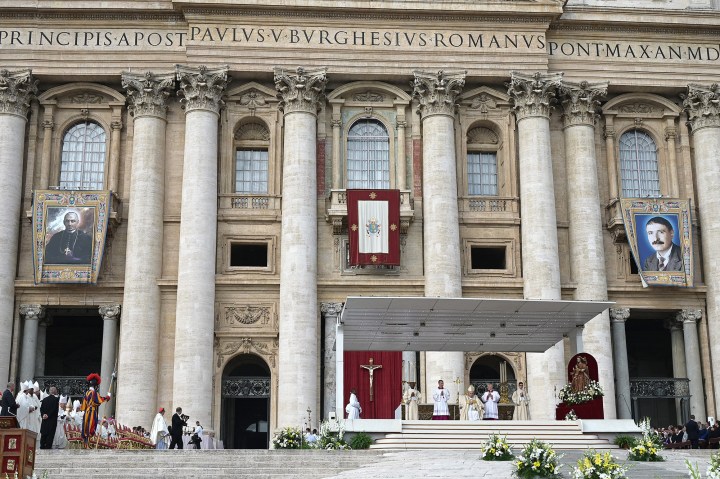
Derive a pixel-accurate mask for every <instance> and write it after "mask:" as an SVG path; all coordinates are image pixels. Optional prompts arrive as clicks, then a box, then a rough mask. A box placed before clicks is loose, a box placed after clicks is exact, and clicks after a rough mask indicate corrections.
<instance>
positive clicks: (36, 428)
mask: <svg viewBox="0 0 720 479" xmlns="http://www.w3.org/2000/svg"><path fill="white" fill-rule="evenodd" d="M38 394H40V386H38V383H37V382H36V383H35V385H34V386H33V390H32V393H31V394H30V396H29V399H28V401H29V404H30V405H31V408H30V409H31V410H30V414H29V415H28V429H29V430H30V431H33V432H34V433H36V434H37V435H38V438H39V437H40V426H41V425H42V417H41V416H40V406H41V405H42V404H41V403H40V398H39V397H38Z"/></svg>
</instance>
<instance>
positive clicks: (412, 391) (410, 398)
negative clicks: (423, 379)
mask: <svg viewBox="0 0 720 479" xmlns="http://www.w3.org/2000/svg"><path fill="white" fill-rule="evenodd" d="M407 384H408V388H407V389H406V390H405V394H404V395H403V401H404V402H405V419H407V420H408V421H417V420H418V419H419V418H420V414H419V413H418V404H419V403H420V391H418V390H417V389H416V388H415V382H413V381H410V382H408V383H407Z"/></svg>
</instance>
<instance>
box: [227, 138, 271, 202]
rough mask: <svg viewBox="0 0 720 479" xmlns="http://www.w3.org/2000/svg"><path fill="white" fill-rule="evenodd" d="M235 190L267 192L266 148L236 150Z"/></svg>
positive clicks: (261, 193) (250, 192) (239, 191)
mask: <svg viewBox="0 0 720 479" xmlns="http://www.w3.org/2000/svg"><path fill="white" fill-rule="evenodd" d="M235 192H236V193H249V194H259V195H265V194H267V192H268V151H267V149H252V150H250V149H238V150H237V152H236V154H235Z"/></svg>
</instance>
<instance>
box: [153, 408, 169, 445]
mask: <svg viewBox="0 0 720 479" xmlns="http://www.w3.org/2000/svg"><path fill="white" fill-rule="evenodd" d="M168 435H170V431H168V427H167V422H165V408H163V407H161V408H160V410H159V411H158V413H157V414H155V419H153V423H152V428H150V442H152V443H153V444H155V449H167V443H166V442H165V436H168Z"/></svg>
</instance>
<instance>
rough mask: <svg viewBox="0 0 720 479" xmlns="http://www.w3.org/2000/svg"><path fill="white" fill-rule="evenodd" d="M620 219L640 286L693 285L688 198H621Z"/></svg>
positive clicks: (690, 222)
mask: <svg viewBox="0 0 720 479" xmlns="http://www.w3.org/2000/svg"><path fill="white" fill-rule="evenodd" d="M621 207H622V212H623V221H624V222H625V231H626V232H627V238H628V242H629V243H630V249H631V250H632V254H633V257H634V258H635V263H636V264H637V267H638V273H639V274H640V278H641V279H642V281H643V286H681V287H686V288H690V287H692V286H693V278H694V272H695V270H694V265H693V249H692V245H693V239H692V221H691V219H690V200H676V199H666V198H656V199H654V198H643V199H639V198H638V199H630V198H627V199H623V200H621Z"/></svg>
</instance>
